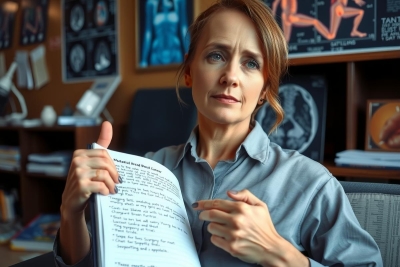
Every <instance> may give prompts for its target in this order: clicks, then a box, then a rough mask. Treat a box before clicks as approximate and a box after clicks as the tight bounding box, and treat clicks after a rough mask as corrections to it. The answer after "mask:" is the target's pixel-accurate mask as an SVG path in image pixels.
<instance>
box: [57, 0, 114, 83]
mask: <svg viewBox="0 0 400 267" xmlns="http://www.w3.org/2000/svg"><path fill="white" fill-rule="evenodd" d="M116 10H117V1H116V0H87V1H82V0H63V12H64V16H63V34H64V37H63V42H64V45H63V79H64V81H78V80H92V79H94V78H97V77H106V76H115V75H117V74H118V38H117V37H118V36H117V32H118V31H117V23H116V22H117V14H116Z"/></svg>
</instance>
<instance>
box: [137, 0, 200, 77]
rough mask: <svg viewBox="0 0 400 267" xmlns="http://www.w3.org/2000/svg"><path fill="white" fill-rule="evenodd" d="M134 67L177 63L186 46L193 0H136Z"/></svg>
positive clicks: (143, 67)
mask: <svg viewBox="0 0 400 267" xmlns="http://www.w3.org/2000/svg"><path fill="white" fill-rule="evenodd" d="M135 8H136V32H137V38H136V61H137V62H136V67H137V68H138V69H148V68H154V67H156V68H159V67H171V66H179V65H180V64H181V63H182V62H183V57H184V55H185V53H187V51H188V48H189V42H190V36H189V33H188V28H189V25H190V24H191V23H192V21H193V0H141V1H136V7H135Z"/></svg>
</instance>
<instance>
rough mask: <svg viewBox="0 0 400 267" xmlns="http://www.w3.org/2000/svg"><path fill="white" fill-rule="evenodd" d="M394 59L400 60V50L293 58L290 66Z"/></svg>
mask: <svg viewBox="0 0 400 267" xmlns="http://www.w3.org/2000/svg"><path fill="white" fill-rule="evenodd" d="M394 58H400V50H395V51H382V52H370V53H355V54H344V55H325V56H315V57H303V58H292V59H289V65H290V66H300V65H301V66H303V65H310V64H330V63H338V62H352V61H353V62H356V61H365V60H385V59H394Z"/></svg>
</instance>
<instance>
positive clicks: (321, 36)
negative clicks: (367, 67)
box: [263, 0, 400, 59]
mask: <svg viewBox="0 0 400 267" xmlns="http://www.w3.org/2000/svg"><path fill="white" fill-rule="evenodd" d="M263 2H264V3H265V4H266V5H267V6H269V7H270V8H271V10H272V13H273V15H274V16H275V18H276V21H277V22H278V24H279V25H281V28H282V30H283V33H284V36H285V39H286V41H287V42H288V48H289V58H290V59H294V58H309V57H323V56H334V55H349V54H360V53H370V52H383V51H397V50H398V49H399V48H398V47H399V45H400V39H399V38H398V36H399V35H400V28H399V27H398V21H397V15H394V14H395V13H396V12H398V10H397V8H396V7H395V5H394V4H393V3H390V2H389V1H379V0H368V1H340V0H332V1H328V0H325V1H320V0H301V1H300V0H287V1H280V0H263ZM285 18H288V19H287V20H286V21H285V22H284V21H283V20H284V19H285ZM282 25H285V27H282Z"/></svg>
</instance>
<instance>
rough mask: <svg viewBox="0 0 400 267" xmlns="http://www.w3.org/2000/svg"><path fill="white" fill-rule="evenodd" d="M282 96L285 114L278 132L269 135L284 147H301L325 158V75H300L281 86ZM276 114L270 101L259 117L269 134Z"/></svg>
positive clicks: (305, 151) (280, 94) (301, 151)
mask: <svg viewBox="0 0 400 267" xmlns="http://www.w3.org/2000/svg"><path fill="white" fill-rule="evenodd" d="M279 98H280V102H281V105H282V108H283V109H284V111H285V117H284V120H283V121H282V123H281V124H280V126H279V127H278V129H277V130H276V131H274V132H273V133H271V134H270V135H269V138H270V140H271V141H272V142H275V143H277V144H278V145H280V146H281V147H282V148H287V149H293V150H297V151H299V152H300V153H302V154H304V155H306V156H308V157H310V158H312V159H314V160H316V161H320V160H322V157H323V148H324V133H325V102H326V88H325V82H324V79H323V78H322V77H317V76H312V77H297V78H291V80H290V82H289V81H288V82H284V83H282V85H281V86H280V87H279ZM275 119H276V115H275V113H274V111H273V109H272V108H271V107H270V106H269V105H268V103H266V104H265V105H264V106H263V107H262V108H261V109H260V110H259V111H258V113H257V116H256V120H257V121H258V122H259V123H260V124H261V126H262V127H263V129H264V130H265V132H267V133H269V131H270V129H271V128H272V125H273V124H274V123H275Z"/></svg>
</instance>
